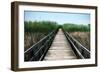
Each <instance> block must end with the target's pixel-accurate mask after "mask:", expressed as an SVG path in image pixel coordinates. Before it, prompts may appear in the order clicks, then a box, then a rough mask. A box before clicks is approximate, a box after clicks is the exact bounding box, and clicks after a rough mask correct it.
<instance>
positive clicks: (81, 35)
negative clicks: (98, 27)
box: [70, 32, 90, 50]
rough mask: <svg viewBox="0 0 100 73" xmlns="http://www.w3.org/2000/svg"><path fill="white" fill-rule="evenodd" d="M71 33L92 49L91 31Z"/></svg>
mask: <svg viewBox="0 0 100 73" xmlns="http://www.w3.org/2000/svg"><path fill="white" fill-rule="evenodd" d="M70 34H71V35H72V36H73V37H74V38H75V39H76V40H77V41H79V42H80V43H81V44H82V45H83V46H84V47H86V48H87V49H89V50H90V32H71V33H70Z"/></svg>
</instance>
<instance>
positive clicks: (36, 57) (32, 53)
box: [24, 28, 59, 61]
mask: <svg viewBox="0 0 100 73" xmlns="http://www.w3.org/2000/svg"><path fill="white" fill-rule="evenodd" d="M58 29H59V28H57V29H56V30H54V31H53V32H51V33H50V34H48V35H47V36H45V37H44V38H43V39H41V40H40V41H39V42H37V43H36V44H34V45H33V46H31V47H30V48H29V49H27V50H26V51H25V52H24V60H25V61H41V60H43V59H44V56H45V55H46V53H47V51H48V49H49V48H50V46H51V44H52V41H53V40H54V37H55V35H56V33H57V31H58Z"/></svg>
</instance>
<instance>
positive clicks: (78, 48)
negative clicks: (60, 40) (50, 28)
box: [62, 29, 90, 59]
mask: <svg viewBox="0 0 100 73" xmlns="http://www.w3.org/2000/svg"><path fill="white" fill-rule="evenodd" d="M62 30H63V32H64V34H65V36H66V38H67V39H68V41H69V43H70V45H71V47H72V49H73V51H74V52H75V54H76V56H77V58H79V59H86V58H90V51H89V50H88V49H87V48H85V47H84V46H83V45H82V44H80V43H79V42H78V41H77V40H76V39H75V38H73V37H72V36H71V35H70V34H69V33H68V32H65V30H64V29H62Z"/></svg>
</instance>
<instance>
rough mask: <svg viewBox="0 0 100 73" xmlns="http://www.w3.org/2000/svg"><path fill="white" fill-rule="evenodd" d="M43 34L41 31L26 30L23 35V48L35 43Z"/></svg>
mask: <svg viewBox="0 0 100 73" xmlns="http://www.w3.org/2000/svg"><path fill="white" fill-rule="evenodd" d="M44 36H45V35H44V34H43V33H29V32H26V33H25V35H24V48H25V49H24V50H27V49H28V48H30V47H31V46H32V45H34V44H35V43H37V42H38V41H39V40H40V39H41V38H43V37H44Z"/></svg>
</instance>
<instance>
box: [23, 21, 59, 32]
mask: <svg viewBox="0 0 100 73" xmlns="http://www.w3.org/2000/svg"><path fill="white" fill-rule="evenodd" d="M24 24H25V26H24V29H25V30H24V31H25V32H32V33H37V32H40V33H49V32H51V31H53V30H55V29H56V28H57V23H56V22H50V21H34V22H31V21H29V22H27V21H25V22H24Z"/></svg>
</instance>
